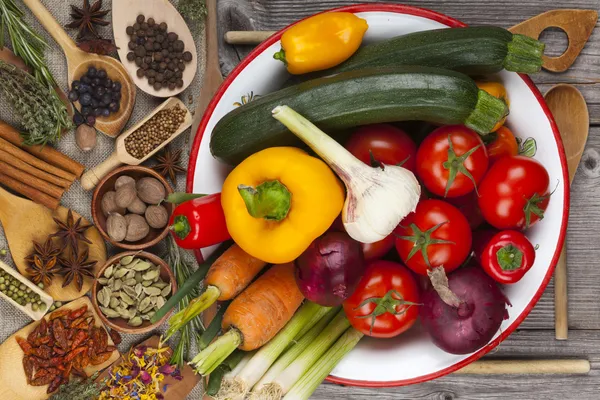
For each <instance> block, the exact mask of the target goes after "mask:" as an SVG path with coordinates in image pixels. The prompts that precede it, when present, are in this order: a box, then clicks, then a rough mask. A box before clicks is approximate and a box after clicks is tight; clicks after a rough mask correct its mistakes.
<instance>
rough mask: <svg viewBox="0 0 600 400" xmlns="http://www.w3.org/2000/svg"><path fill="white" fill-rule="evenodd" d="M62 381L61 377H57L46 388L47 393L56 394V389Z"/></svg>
mask: <svg viewBox="0 0 600 400" xmlns="http://www.w3.org/2000/svg"><path fill="white" fill-rule="evenodd" d="M62 381H63V378H62V376H57V377H56V378H55V379H54V380H53V381H52V382H51V383H50V386H48V390H47V393H48V394H50V393H53V392H56V391H57V390H58V388H59V387H60V385H61V383H62Z"/></svg>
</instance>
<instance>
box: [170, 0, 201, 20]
mask: <svg viewBox="0 0 600 400" xmlns="http://www.w3.org/2000/svg"><path fill="white" fill-rule="evenodd" d="M177 8H178V9H179V13H180V14H181V15H183V16H184V17H185V18H187V19H189V20H190V21H194V22H198V21H202V20H204V18H205V17H206V14H207V13H208V10H207V9H206V2H205V1H204V0H179V5H178V7H177Z"/></svg>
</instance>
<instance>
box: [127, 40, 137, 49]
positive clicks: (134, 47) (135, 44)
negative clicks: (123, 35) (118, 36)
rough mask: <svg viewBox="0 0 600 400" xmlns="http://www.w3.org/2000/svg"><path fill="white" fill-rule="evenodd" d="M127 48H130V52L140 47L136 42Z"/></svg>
mask: <svg viewBox="0 0 600 400" xmlns="http://www.w3.org/2000/svg"><path fill="white" fill-rule="evenodd" d="M127 47H129V50H135V49H136V48H137V47H138V46H137V43H136V42H129V43H128V44H127Z"/></svg>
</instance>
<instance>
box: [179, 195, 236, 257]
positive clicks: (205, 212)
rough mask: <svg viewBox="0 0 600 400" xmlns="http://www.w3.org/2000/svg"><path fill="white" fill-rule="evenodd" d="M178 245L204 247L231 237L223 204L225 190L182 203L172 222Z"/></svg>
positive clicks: (190, 247)
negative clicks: (222, 198) (222, 195)
mask: <svg viewBox="0 0 600 400" xmlns="http://www.w3.org/2000/svg"><path fill="white" fill-rule="evenodd" d="M169 224H170V225H171V228H170V229H171V234H172V235H173V238H175V242H176V243H177V245H178V246H179V247H181V248H184V249H201V248H203V247H208V246H212V245H215V244H219V243H221V242H224V241H226V240H228V239H230V238H231V236H230V235H229V232H228V231H227V224H226V223H225V214H224V213H223V207H221V193H215V194H211V195H208V196H204V197H200V198H197V199H193V200H189V201H186V202H184V203H181V204H180V205H178V206H177V207H176V208H175V210H174V211H173V215H171V220H170V222H169Z"/></svg>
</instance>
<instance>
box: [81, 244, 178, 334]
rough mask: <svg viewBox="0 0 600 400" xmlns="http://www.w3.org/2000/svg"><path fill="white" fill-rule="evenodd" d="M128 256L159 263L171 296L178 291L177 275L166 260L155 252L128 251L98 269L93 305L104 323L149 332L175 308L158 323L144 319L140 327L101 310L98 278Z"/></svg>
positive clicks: (117, 329) (132, 330) (120, 329)
mask: <svg viewBox="0 0 600 400" xmlns="http://www.w3.org/2000/svg"><path fill="white" fill-rule="evenodd" d="M127 256H135V257H138V258H143V259H145V260H147V261H150V262H151V263H152V264H154V265H158V266H159V267H160V277H161V278H162V280H163V281H165V282H170V283H171V296H173V295H174V294H175V293H176V292H177V281H176V280H175V275H173V271H171V268H169V266H168V265H167V263H166V262H164V261H163V260H162V259H161V258H160V257H157V256H155V255H154V254H151V253H148V252H146V251H142V252H139V251H127V252H124V253H120V254H117V255H116V256H114V257H112V258H110V259H109V260H108V261H106V264H104V266H103V267H102V268H101V269H100V270H99V271H98V274H97V275H96V279H94V285H93V286H92V305H93V306H94V310H95V311H96V313H97V314H98V315H99V316H100V319H101V320H102V322H103V323H104V325H106V326H108V327H110V328H111V329H114V330H116V331H118V332H121V333H129V334H141V333H148V332H150V331H152V330H154V329H156V328H158V327H159V326H161V325H162V324H163V323H164V322H165V321H166V320H167V319H168V318H169V317H170V316H171V313H172V312H173V310H171V311H169V312H168V313H167V314H165V316H164V317H162V318H161V319H160V321H158V322H157V323H155V324H153V323H151V322H150V321H144V323H143V324H142V325H140V326H138V327H132V326H129V325H127V320H125V319H124V318H108V317H106V315H104V314H103V313H102V310H100V306H99V305H98V292H99V291H100V284H99V283H98V278H100V277H102V276H103V275H104V270H105V269H106V268H108V267H109V266H111V265H113V264H116V263H118V262H119V261H120V260H121V258H123V257H127Z"/></svg>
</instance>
